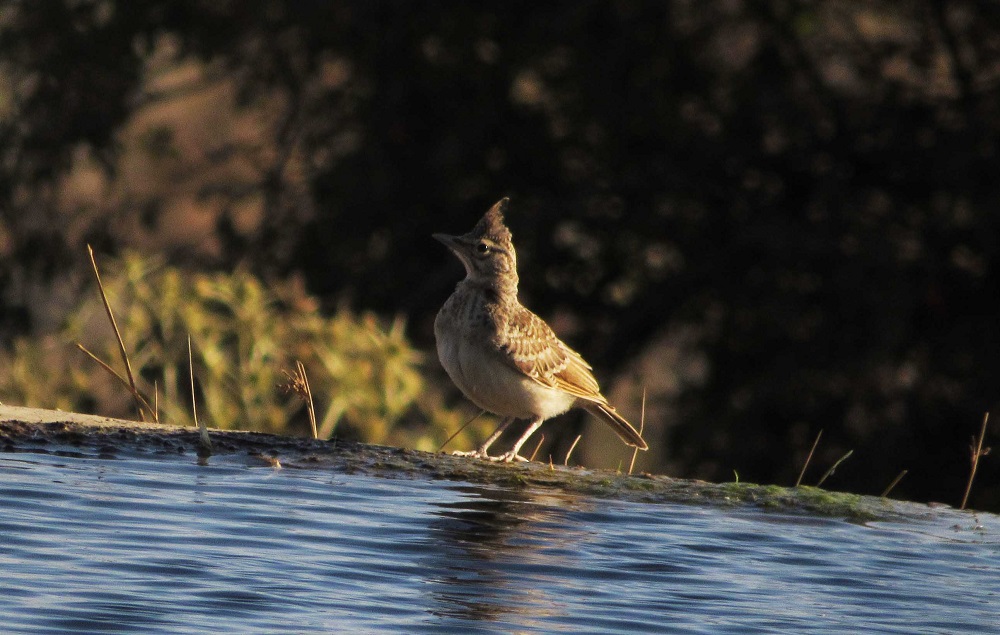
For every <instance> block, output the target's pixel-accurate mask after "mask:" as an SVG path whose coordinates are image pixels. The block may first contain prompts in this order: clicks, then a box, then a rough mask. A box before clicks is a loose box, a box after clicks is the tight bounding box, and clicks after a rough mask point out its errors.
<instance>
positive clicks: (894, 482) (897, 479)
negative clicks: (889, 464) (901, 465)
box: [881, 470, 909, 498]
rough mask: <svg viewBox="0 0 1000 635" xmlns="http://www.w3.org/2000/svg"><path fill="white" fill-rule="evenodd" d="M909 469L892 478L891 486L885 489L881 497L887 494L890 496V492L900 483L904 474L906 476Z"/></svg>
mask: <svg viewBox="0 0 1000 635" xmlns="http://www.w3.org/2000/svg"><path fill="white" fill-rule="evenodd" d="M908 471H909V470H903V471H902V472H900V473H899V476H897V477H896V478H894V479H892V482H891V483H889V486H888V487H886V488H885V491H883V492H882V496H881V497H882V498H885V497H886V496H888V495H889V492H891V491H892V488H894V487H896V485H898V484H899V482H900V481H901V480H903V477H904V476H906V473H907V472H908Z"/></svg>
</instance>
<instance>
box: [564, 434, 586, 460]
mask: <svg viewBox="0 0 1000 635" xmlns="http://www.w3.org/2000/svg"><path fill="white" fill-rule="evenodd" d="M582 438H583V435H582V434H578V435H576V438H575V439H573V445H571V446H569V451H568V452H566V459H565V460H563V465H565V466H566V467H569V457H570V456H571V455H572V454H573V450H575V449H576V444H577V443H579V442H580V439H582Z"/></svg>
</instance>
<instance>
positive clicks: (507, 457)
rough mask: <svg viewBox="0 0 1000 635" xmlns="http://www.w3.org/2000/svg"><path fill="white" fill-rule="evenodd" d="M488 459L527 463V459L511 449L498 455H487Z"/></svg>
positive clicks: (499, 461) (500, 461) (496, 461)
mask: <svg viewBox="0 0 1000 635" xmlns="http://www.w3.org/2000/svg"><path fill="white" fill-rule="evenodd" d="M489 459H490V460H491V461H493V462H495V463H513V462H514V461H518V462H521V463H527V462H528V459H526V458H524V457H523V456H521V455H520V454H518V453H517V452H513V451H511V452H504V453H503V454H501V455H499V456H491V457H489Z"/></svg>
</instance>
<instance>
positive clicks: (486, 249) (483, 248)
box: [476, 242, 490, 256]
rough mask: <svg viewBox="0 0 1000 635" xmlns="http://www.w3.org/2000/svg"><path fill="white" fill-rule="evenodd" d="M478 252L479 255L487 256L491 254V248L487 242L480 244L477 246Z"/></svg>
mask: <svg viewBox="0 0 1000 635" xmlns="http://www.w3.org/2000/svg"><path fill="white" fill-rule="evenodd" d="M476 251H477V252H478V253H479V255H481V256H485V255H486V254H488V253H490V246H489V245H488V244H486V243H485V242H480V243H479V244H478V245H476Z"/></svg>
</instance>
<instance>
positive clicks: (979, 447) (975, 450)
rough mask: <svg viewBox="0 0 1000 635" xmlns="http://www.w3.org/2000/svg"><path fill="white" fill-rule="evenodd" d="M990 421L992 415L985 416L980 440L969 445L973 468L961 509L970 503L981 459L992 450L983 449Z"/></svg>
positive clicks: (980, 429)
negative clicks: (970, 494)
mask: <svg viewBox="0 0 1000 635" xmlns="http://www.w3.org/2000/svg"><path fill="white" fill-rule="evenodd" d="M989 420H990V413H988V412H987V413H986V414H984V415H983V425H982V427H981V428H979V439H978V440H977V439H976V438H975V437H973V439H972V443H971V444H970V445H969V460H970V461H971V463H972V467H971V469H970V470H969V482H968V483H966V484H965V494H964V495H963V496H962V505H961V507H959V509H965V505H966V503H968V502H969V492H971V491H972V481H973V479H975V478H976V469H977V468H978V467H979V459H980V457H984V456H986V455H987V454H989V453H990V448H986V449H985V450H984V449H983V439H984V438H985V437H986V423H987V422H988V421H989Z"/></svg>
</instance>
